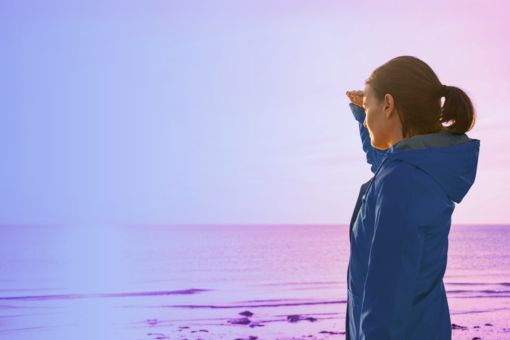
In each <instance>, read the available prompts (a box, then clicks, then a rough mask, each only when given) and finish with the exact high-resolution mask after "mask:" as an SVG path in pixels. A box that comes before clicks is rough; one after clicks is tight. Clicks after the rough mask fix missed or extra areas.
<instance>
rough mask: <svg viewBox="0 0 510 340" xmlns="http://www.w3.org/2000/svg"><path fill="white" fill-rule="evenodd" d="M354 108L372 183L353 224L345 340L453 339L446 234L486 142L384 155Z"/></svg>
mask: <svg viewBox="0 0 510 340" xmlns="http://www.w3.org/2000/svg"><path fill="white" fill-rule="evenodd" d="M349 105H350V108H351V111H352V113H353V115H354V118H355V119H356V120H357V121H358V124H359V131H360V135H361V141H362V147H363V150H364V151H365V153H366V157H367V162H368V163H369V164H370V165H371V170H372V172H373V173H374V175H373V177H372V178H371V179H370V180H369V181H368V182H366V183H364V184H363V185H362V186H361V188H360V193H359V196H358V201H357V202H356V206H355V209H354V212H353V215H352V218H351V223H350V230H349V234H350V245H351V249H350V251H351V253H350V258H349V267H348V270H347V309H346V325H345V327H346V339H349V340H390V339H391V340H422V339H423V340H425V339H426V340H436V339H437V340H448V339H451V320H450V312H449V308H448V301H447V297H446V291H445V287H444V283H443V276H444V273H445V270H446V263H447V251H448V233H449V231H450V226H451V215H452V213H453V210H454V208H455V203H460V202H461V201H462V199H463V197H464V196H465V195H466V193H467V192H468V190H469V189H470V187H471V186H472V184H473V182H474V180H475V176H476V169H477V164H478V153H479V148H480V140H478V139H471V138H469V137H468V136H467V135H466V134H465V133H464V134H457V133H450V132H447V131H441V132H437V133H431V134H425V135H417V136H413V137H411V138H406V139H403V140H401V141H399V142H398V143H396V144H394V145H393V146H392V147H390V148H388V149H386V150H379V149H376V148H374V147H372V146H371V143H370V136H369V133H368V130H367V129H366V128H365V127H364V126H363V121H364V119H365V111H364V109H363V108H362V107H360V106H358V105H355V104H353V103H350V104H349ZM454 202H455V203H454Z"/></svg>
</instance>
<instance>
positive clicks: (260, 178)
mask: <svg viewBox="0 0 510 340" xmlns="http://www.w3.org/2000/svg"><path fill="white" fill-rule="evenodd" d="M38 4H39V6H40V8H33V7H32V5H33V4H32V5H31V6H28V5H26V4H24V2H16V3H15V4H7V3H2V4H1V5H0V47H1V50H2V51H4V52H3V55H2V57H1V58H2V63H0V71H1V72H2V74H3V75H4V76H3V81H2V82H1V83H0V84H1V86H2V92H3V93H4V98H5V99H4V100H2V104H1V105H2V112H3V116H4V117H5V119H4V123H3V124H2V128H3V130H2V134H0V136H1V137H0V138H1V139H2V140H1V145H2V147H3V149H2V154H3V155H4V159H3V161H4V163H3V164H4V168H3V170H2V173H3V176H2V179H1V182H0V184H1V185H2V190H3V191H2V192H3V197H4V198H5V199H4V201H6V202H4V204H2V205H1V208H0V222H1V223H75V222H80V223H88V222H98V223H334V224H347V223H348V222H349V220H350V217H351V214H352V209H353V208H354V204H355V200H356V197H357V193H358V190H359V186H360V185H361V183H363V182H365V181H366V180H368V179H369V178H370V176H371V172H370V169H369V165H368V164H367V163H366V162H365V158H364V154H363V152H362V150H361V144H360V140H359V136H358V131H357V125H356V124H357V123H356V121H355V120H354V119H353V117H352V115H351V113H350V111H349V107H348V99H347V97H346V96H345V91H346V90H350V89H362V87H363V81H364V80H365V79H366V78H367V76H368V75H369V74H370V72H371V71H372V70H373V69H374V68H376V67H377V66H379V65H380V64H382V63H384V62H386V61H387V60H389V59H391V58H393V57H395V56H398V55H414V56H416V57H418V58H421V59H422V60H424V61H425V62H427V63H428V64H429V65H430V66H431V67H432V68H433V69H434V70H435V71H436V73H437V75H438V76H439V78H440V80H441V81H442V82H443V83H444V84H447V85H455V86H459V87H461V88H463V89H464V90H465V91H466V92H467V93H468V94H469V95H470V96H471V99H472V100H473V103H474V105H475V108H476V110H477V112H478V121H477V123H476V125H475V127H474V128H473V130H471V131H470V132H468V135H469V136H470V137H471V138H477V139H480V140H481V145H480V158H479V164H478V174H477V177H476V181H475V183H474V185H473V187H472V189H471V191H470V192H469V193H468V195H467V196H466V197H465V198H464V200H463V202H462V203H461V204H460V205H458V206H457V208H456V210H455V212H454V215H453V223H508V221H509V215H508V214H509V213H508V210H507V201H506V198H507V196H508V193H509V192H510V190H509V189H510V184H509V183H510V175H509V174H510V152H508V151H507V150H502V149H501V146H504V145H509V144H510V143H509V142H510V134H508V133H505V132H504V129H506V127H507V126H510V118H509V115H508V113H507V112H506V109H505V107H506V106H507V105H506V104H507V103H506V100H507V98H508V93H510V82H509V80H508V79H510V69H509V61H508V60H510V55H509V54H510V53H509V51H510V48H509V47H508V44H504V43H503V42H504V41H506V40H507V37H508V36H510V25H508V20H507V18H505V17H504V13H508V12H509V8H508V7H509V6H510V5H507V3H506V2H505V1H483V2H482V1H427V2H417V1H415V2H409V1H385V2H379V1H373V2H368V1H362V2H349V3H343V2H338V1H317V2H313V3H311V2H305V1H297V2H296V1H277V2H275V1H248V2H242V4H241V3H238V2H234V1H232V2H225V1H219V2H215V3H214V5H212V3H210V4H208V5H204V4H202V3H201V2H198V1H197V2H185V4H184V3H180V4H178V5H175V4H172V3H168V2H164V1H156V2H151V4H148V3H143V4H142V3H137V4H134V3H129V2H117V3H116V2H109V3H108V4H104V3H103V2H99V1H97V2H94V1H91V2H89V3H88V5H87V6H85V5H83V6H81V7H80V8H78V7H77V5H70V4H68V3H67V2H61V3H59V1H47V2H40V3H39V2H38ZM142 6H143V7H142ZM176 6H177V7H176Z"/></svg>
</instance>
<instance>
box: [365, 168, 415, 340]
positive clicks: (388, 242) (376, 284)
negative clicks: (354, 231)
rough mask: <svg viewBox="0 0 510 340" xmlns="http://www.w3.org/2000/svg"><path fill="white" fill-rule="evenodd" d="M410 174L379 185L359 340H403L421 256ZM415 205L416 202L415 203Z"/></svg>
mask: <svg viewBox="0 0 510 340" xmlns="http://www.w3.org/2000/svg"><path fill="white" fill-rule="evenodd" d="M410 176H411V174H410V173H409V172H408V171H407V172H406V173H403V172H402V171H394V172H393V173H389V174H387V175H386V176H384V177H383V176H381V177H382V179H380V182H379V183H378V187H379V188H377V187H375V188H374V189H375V195H376V196H375V197H374V201H375V215H374V235H373V238H372V243H371V245H370V253H369V259H368V270H367V275H366V278H365V283H364V290H363V294H362V295H363V296H362V303H361V314H360V325H359V327H360V330H359V334H360V339H362V340H405V331H406V327H407V326H408V324H409V320H408V317H409V312H410V310H411V307H412V303H413V298H414V289H415V283H416V278H417V273H418V270H419V266H420V262H421V259H422V253H423V244H424V235H423V231H422V230H421V229H420V228H419V225H420V222H418V220H419V218H418V217H417V216H414V218H413V216H411V215H412V214H411V213H410V211H412V210H416V207H415V206H411V205H413V204H414V205H416V200H414V199H413V193H412V191H413V187H412V185H413V183H412V181H411V180H410V179H409V178H410ZM413 201H414V203H413Z"/></svg>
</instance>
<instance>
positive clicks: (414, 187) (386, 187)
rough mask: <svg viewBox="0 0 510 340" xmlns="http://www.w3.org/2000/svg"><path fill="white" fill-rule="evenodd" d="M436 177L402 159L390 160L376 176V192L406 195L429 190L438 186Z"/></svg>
mask: <svg viewBox="0 0 510 340" xmlns="http://www.w3.org/2000/svg"><path fill="white" fill-rule="evenodd" d="M436 185H437V183H435V181H434V179H433V178H432V177H431V176H430V175H429V174H427V173H426V172H424V171H423V170H422V169H420V168H419V167H417V166H415V165H413V164H410V163H407V162H405V161H402V160H398V159H394V160H388V161H387V162H385V164H383V165H382V167H381V169H380V171H379V173H377V175H376V177H375V178H374V189H375V191H376V192H381V191H384V192H385V193H387V194H390V195H391V194H392V193H395V194H398V195H399V196H406V195H407V194H413V196H415V195H416V194H417V193H418V192H423V191H427V188H430V187H431V186H436Z"/></svg>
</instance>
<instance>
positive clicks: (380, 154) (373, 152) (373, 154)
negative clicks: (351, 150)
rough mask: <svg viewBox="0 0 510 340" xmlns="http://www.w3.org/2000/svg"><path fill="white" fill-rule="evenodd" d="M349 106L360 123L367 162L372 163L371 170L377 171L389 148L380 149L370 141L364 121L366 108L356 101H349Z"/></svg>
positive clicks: (360, 132)
mask: <svg viewBox="0 0 510 340" xmlns="http://www.w3.org/2000/svg"><path fill="white" fill-rule="evenodd" d="M349 107H350V108H351V111H352V114H353V116H354V118H355V119H356V121H357V122H358V125H359V134H360V136H361V144H362V148H363V151H365V154H366V156H367V163H369V164H370V165H371V168H370V170H371V171H372V172H373V173H375V172H376V171H377V168H378V167H379V165H380V164H381V162H382V160H383V158H384V157H385V156H386V153H387V152H388V151H389V149H386V150H379V149H376V148H374V147H373V146H372V144H371V143H370V134H369V133H368V129H367V128H366V127H365V126H363V121H364V120H365V116H366V114H365V110H364V109H363V108H362V107H361V106H359V105H356V104H354V103H349Z"/></svg>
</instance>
